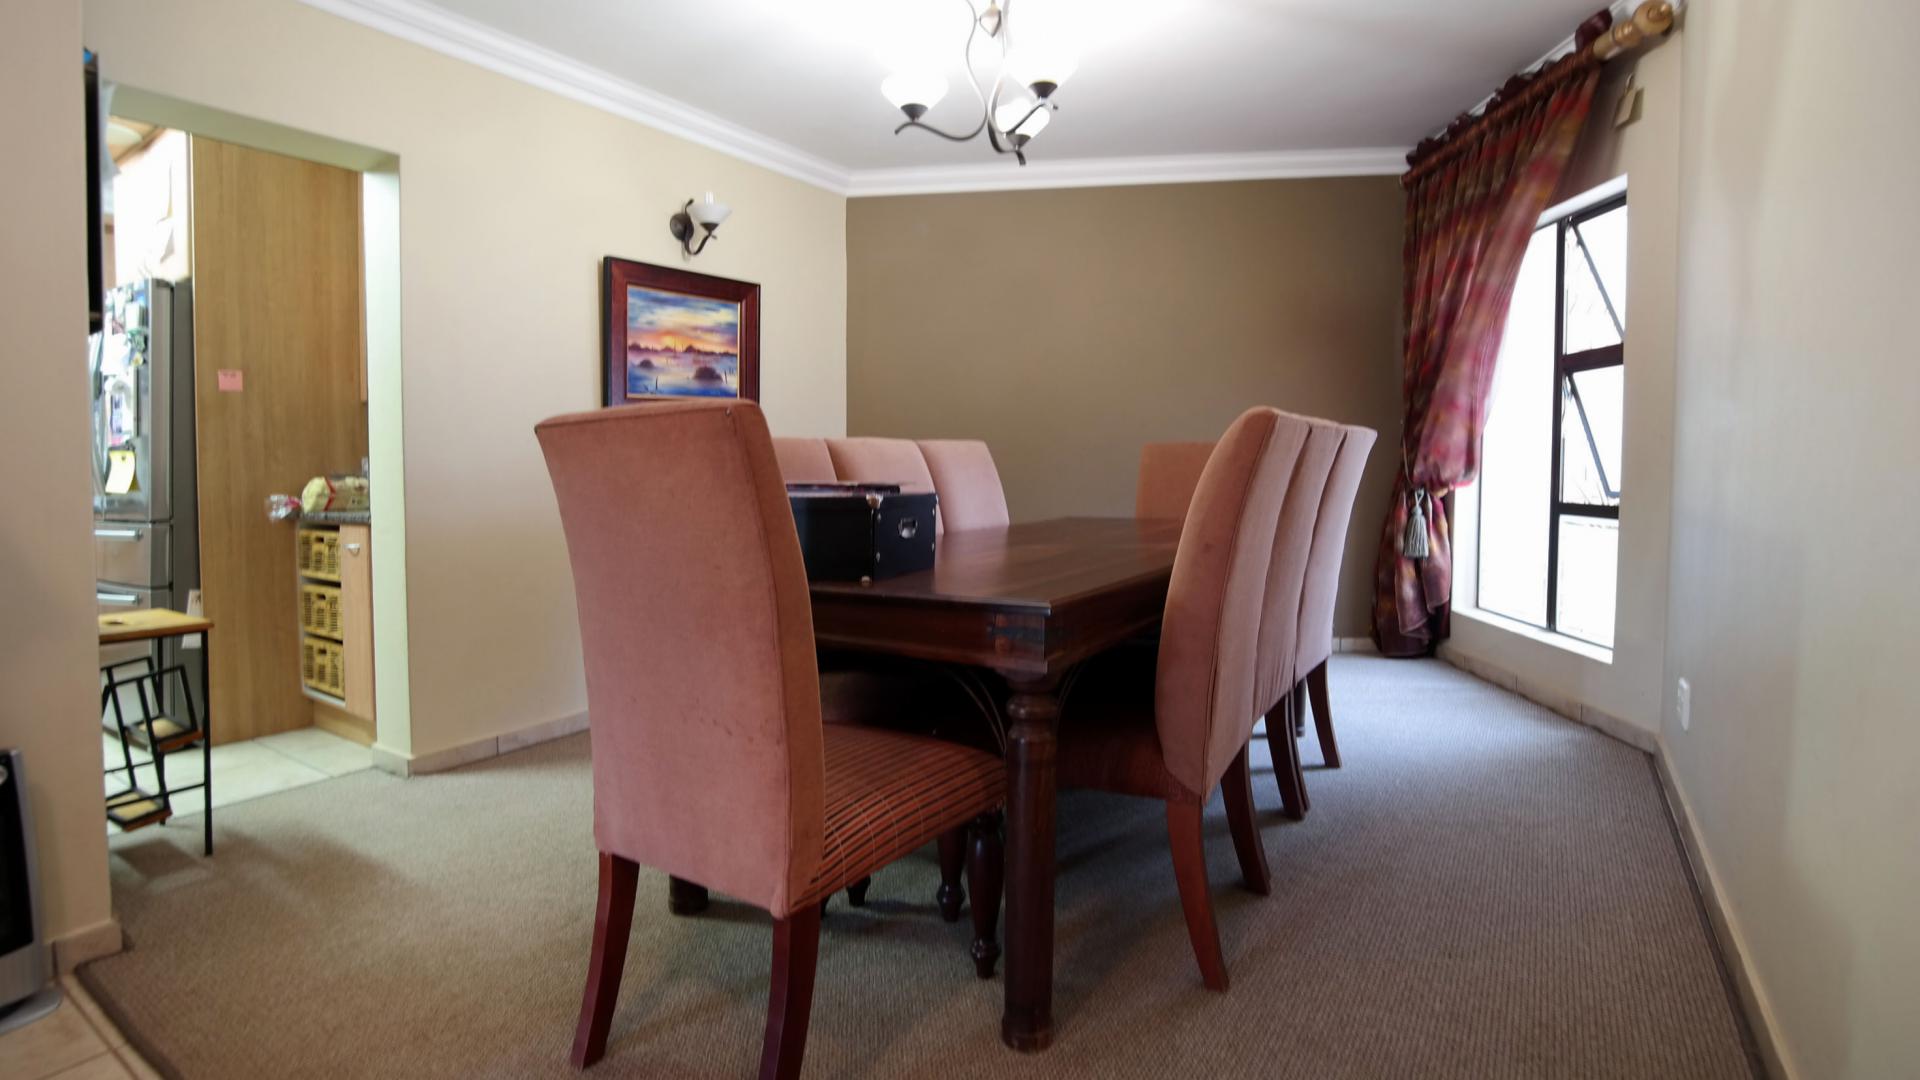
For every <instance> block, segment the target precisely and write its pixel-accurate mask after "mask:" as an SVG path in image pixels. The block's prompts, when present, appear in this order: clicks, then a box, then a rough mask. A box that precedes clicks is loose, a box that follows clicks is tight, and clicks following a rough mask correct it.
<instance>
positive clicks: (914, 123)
mask: <svg viewBox="0 0 1920 1080" xmlns="http://www.w3.org/2000/svg"><path fill="white" fill-rule="evenodd" d="M908 128H919V129H920V130H921V131H926V132H931V133H933V134H935V135H938V136H940V137H941V138H943V139H946V140H948V141H949V142H972V141H973V140H974V139H977V138H979V137H980V129H979V128H977V127H976V128H974V129H973V130H972V131H969V132H967V133H966V134H965V135H954V134H951V133H949V132H945V131H941V130H940V129H939V128H937V127H934V126H933V125H932V124H929V123H927V122H926V121H925V120H908V121H906V122H904V123H902V124H901V125H900V126H899V127H897V128H894V129H893V133H894V134H895V135H898V134H900V133H901V132H903V131H905V130H907V129H908Z"/></svg>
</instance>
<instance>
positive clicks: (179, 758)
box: [100, 728, 373, 833]
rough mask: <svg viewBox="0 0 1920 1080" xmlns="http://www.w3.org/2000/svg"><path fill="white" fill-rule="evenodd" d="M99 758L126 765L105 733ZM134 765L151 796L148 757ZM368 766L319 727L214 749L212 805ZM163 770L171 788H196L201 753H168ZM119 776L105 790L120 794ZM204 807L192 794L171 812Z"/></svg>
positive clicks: (362, 753)
mask: <svg viewBox="0 0 1920 1080" xmlns="http://www.w3.org/2000/svg"><path fill="white" fill-rule="evenodd" d="M100 754H101V761H102V763H103V765H104V766H105V767H107V768H112V767H114V766H119V765H124V764H125V759H124V758H123V757H122V756H121V750H120V740H119V739H117V738H115V737H113V736H112V735H108V734H106V733H105V732H102V733H101V735H100ZM133 760H134V762H135V767H134V773H135V775H136V776H137V777H138V778H139V780H138V783H139V786H140V788H141V789H143V790H145V791H156V790H157V787H156V785H155V781H154V775H153V766H152V765H150V764H145V762H146V761H147V755H145V754H143V753H141V752H140V751H139V750H137V749H136V750H134V752H133ZM372 765H373V757H372V754H371V752H370V751H368V749H367V748H366V747H364V746H361V745H359V744H358V743H354V742H350V741H348V740H346V739H342V738H340V737H339V736H338V735H333V734H330V733H328V732H325V731H322V730H320V729H319V728H302V729H300V730H298V731H285V732H281V733H280V734H278V735H268V736H265V737H263V738H258V739H249V740H247V741H246V742H237V743H228V744H227V745H225V746H216V747H214V748H213V805H214V808H215V809H218V808H219V807H222V806H230V805H232V804H233V803H237V802H243V801H245V800H247V799H257V798H259V797H260V796H262V795H271V794H273V793H274V792H276V791H286V790H288V789H290V788H297V787H301V786H303V785H306V784H311V783H315V782H316V781H320V780H325V779H327V778H328V777H331V776H345V775H346V774H348V773H350V772H358V771H359V770H361V769H365V768H370V767H371V766H372ZM166 767H167V783H168V784H169V785H170V786H178V785H181V784H197V783H199V782H200V775H201V768H202V765H201V757H200V751H198V750H192V751H182V752H180V753H177V754H168V755H167V760H166ZM124 776H125V774H124V773H116V774H114V775H112V776H108V777H107V778H106V790H107V791H109V792H112V791H118V790H120V789H121V788H122V787H123V786H125V780H124V779H123V778H124ZM205 806H206V802H205V800H204V797H203V795H202V793H201V792H200V791H197V790H196V791H188V792H184V793H182V794H180V795H176V796H175V797H174V799H173V812H174V813H175V814H176V815H185V814H197V813H199V812H200V811H201V810H202V809H203V808H205ZM107 831H108V832H109V833H114V832H118V831H119V830H118V829H117V828H115V827H114V826H113V825H111V824H109V825H108V826H107Z"/></svg>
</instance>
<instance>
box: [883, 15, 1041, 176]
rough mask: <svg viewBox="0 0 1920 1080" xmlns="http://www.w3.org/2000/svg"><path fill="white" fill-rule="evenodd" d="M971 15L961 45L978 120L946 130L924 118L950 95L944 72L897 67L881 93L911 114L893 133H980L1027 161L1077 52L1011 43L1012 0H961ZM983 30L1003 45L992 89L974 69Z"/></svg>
mask: <svg viewBox="0 0 1920 1080" xmlns="http://www.w3.org/2000/svg"><path fill="white" fill-rule="evenodd" d="M961 3H964V4H966V6H967V11H968V13H969V14H970V15H971V16H972V26H971V28H970V29H969V30H968V31H967V44H966V47H965V49H964V50H963V51H962V59H964V60H965V61H966V68H967V82H968V83H969V84H970V85H971V86H972V87H973V96H974V97H975V98H977V99H978V100H979V102H980V122H979V123H977V124H975V125H974V127H973V130H972V131H969V132H967V133H966V134H964V135H955V134H953V133H952V132H948V131H942V130H941V129H940V128H937V127H934V126H933V125H932V124H929V123H927V122H926V121H925V120H923V119H921V118H922V117H924V116H926V115H927V110H928V109H931V108H933V107H934V106H935V105H937V104H939V102H940V99H941V98H942V97H944V96H946V93H947V79H946V76H944V75H942V74H941V73H940V72H938V71H936V70H933V69H931V68H925V69H912V70H902V71H896V72H894V73H893V74H891V75H889V76H887V77H886V79H885V80H883V81H882V82H881V83H880V93H881V94H883V95H885V96H886V99H887V100H888V101H891V102H893V104H894V107H896V108H898V109H899V110H900V111H901V112H903V113H905V114H907V119H906V122H905V123H903V124H901V125H900V126H899V127H897V128H894V129H893V133H894V134H895V135H898V134H900V133H901V132H903V131H905V130H907V129H908V128H919V129H920V130H922V131H930V132H932V133H933V134H935V135H938V136H940V137H941V138H943V139H948V140H950V141H952V142H967V141H969V140H971V139H975V138H978V137H979V136H980V135H981V134H982V133H984V134H985V135H986V136H987V142H988V143H989V144H990V145H992V147H993V149H994V152H995V153H998V154H1012V155H1013V156H1014V158H1015V159H1016V160H1017V161H1019V162H1020V164H1022V165H1025V164H1026V163H1027V155H1026V147H1027V144H1028V143H1029V142H1031V141H1032V140H1033V138H1034V136H1036V135H1038V134H1040V132H1041V131H1042V130H1043V129H1045V128H1046V126H1047V121H1048V120H1050V119H1052V113H1053V111H1054V110H1055V109H1056V108H1058V106H1057V105H1055V104H1054V103H1053V95H1054V92H1055V91H1057V90H1059V89H1060V85H1061V84H1062V83H1064V82H1066V81H1067V78H1068V77H1069V76H1071V75H1072V74H1073V72H1074V68H1075V66H1076V65H1075V62H1074V58H1073V55H1072V54H1071V53H1070V52H1068V51H1066V50H1063V49H1058V48H1054V47H1051V46H1045V47H1042V46H1038V45H1036V44H1023V45H1022V46H1021V47H1019V48H1015V47H1014V44H1013V29H1012V25H1011V24H1012V12H1013V0H986V6H985V7H984V8H983V7H981V6H980V5H979V3H978V2H977V0H961ZM982 33H985V34H986V35H987V37H988V38H990V39H991V40H993V41H994V42H997V43H998V44H999V47H1000V67H999V71H998V72H996V73H995V75H994V79H993V86H992V90H991V92H988V91H986V90H982V89H981V87H980V77H979V75H978V74H977V73H975V71H974V70H973V43H974V40H975V39H976V38H978V37H979V36H980V35H981V34H982Z"/></svg>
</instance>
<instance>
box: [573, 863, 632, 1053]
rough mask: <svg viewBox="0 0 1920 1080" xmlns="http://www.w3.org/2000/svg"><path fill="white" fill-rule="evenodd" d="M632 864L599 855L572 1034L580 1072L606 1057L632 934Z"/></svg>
mask: <svg viewBox="0 0 1920 1080" xmlns="http://www.w3.org/2000/svg"><path fill="white" fill-rule="evenodd" d="M639 880H640V867H639V865H638V864H636V863H634V862H631V861H629V860H627V859H623V858H621V857H620V856H618V855H609V854H607V853H606V852H604V851H603V852H601V853H600V903H599V906H598V907H596V908H595V909H594V916H593V953H592V958H591V959H590V960H589V962H588V964H587V990H586V993H585V994H584V995H583V996H582V997H581V999H580V1023H579V1025H578V1026H577V1027H576V1028H575V1029H574V1033H573V1054H572V1060H573V1067H574V1068H576V1069H584V1068H586V1067H587V1066H589V1065H591V1064H593V1063H594V1062H596V1061H599V1060H600V1056H601V1055H602V1054H604V1053H606V1051H607V1029H608V1028H610V1027H611V1026H612V1025H613V1007H614V1002H615V1001H616V1000H618V999H619V997H620V973H621V971H622V969H624V968H625V967H626V965H627V936H628V934H629V933H630V932H631V931H632V930H633V893H634V888H635V886H636V885H637V884H638V883H639Z"/></svg>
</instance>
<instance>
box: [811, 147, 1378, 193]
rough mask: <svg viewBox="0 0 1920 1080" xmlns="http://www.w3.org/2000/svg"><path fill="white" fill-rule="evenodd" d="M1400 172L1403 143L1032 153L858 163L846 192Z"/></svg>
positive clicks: (1030, 187)
mask: <svg viewBox="0 0 1920 1080" xmlns="http://www.w3.org/2000/svg"><path fill="white" fill-rule="evenodd" d="M1406 171H1407V151H1406V148H1405V147H1370V148H1362V149H1354V150H1283V151H1278V152H1273V153H1258V154H1174V155H1166V156H1159V157H1130V158H1078V159H1071V160H1066V161H1045V160H1037V161H1035V162H1033V163H1032V164H1030V165H1025V166H1018V165H1010V164H1007V163H1005V162H1004V161H1002V162H981V163H979V164H974V165H949V166H925V167H920V166H916V167H912V168H905V169H860V170H856V171H855V172H854V173H853V182H852V184H851V186H850V187H849V189H848V191H847V194H848V195H849V196H852V197H855V198H859V197H864V196H878V195H931V194H941V193H950V192H968V191H1027V190H1036V189H1042V188H1066V187H1122V186H1129V185H1135V184H1194V183H1209V182H1215V181H1222V180H1298V179H1307V178H1312V177H1326V176H1398V175H1400V174H1401V173H1403V172H1406Z"/></svg>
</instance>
